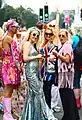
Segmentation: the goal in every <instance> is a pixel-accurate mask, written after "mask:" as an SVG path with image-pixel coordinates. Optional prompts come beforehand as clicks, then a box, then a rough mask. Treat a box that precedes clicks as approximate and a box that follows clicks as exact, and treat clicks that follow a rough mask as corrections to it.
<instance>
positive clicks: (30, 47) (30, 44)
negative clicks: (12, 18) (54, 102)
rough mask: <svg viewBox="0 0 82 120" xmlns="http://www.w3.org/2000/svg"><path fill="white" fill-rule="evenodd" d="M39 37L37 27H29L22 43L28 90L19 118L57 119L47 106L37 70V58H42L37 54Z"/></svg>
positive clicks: (22, 119)
mask: <svg viewBox="0 0 82 120" xmlns="http://www.w3.org/2000/svg"><path fill="white" fill-rule="evenodd" d="M39 37H40V31H39V29H37V28H36V27H32V28H29V29H28V33H27V36H26V41H25V42H24V44H23V60H24V62H25V63H26V65H25V74H26V79H27V80H28V92H27V100H26V103H25V107H24V111H23V113H22V116H21V118H20V120H57V118H55V117H54V115H53V114H52V111H51V110H50V109H49V107H48V106H47V104H46V101H45V97H44V93H43V81H42V79H41V74H40V71H39V60H40V59H42V54H39V53H38V50H37V42H38V40H39Z"/></svg>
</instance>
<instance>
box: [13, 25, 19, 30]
mask: <svg viewBox="0 0 82 120" xmlns="http://www.w3.org/2000/svg"><path fill="white" fill-rule="evenodd" d="M12 27H15V28H16V29H17V30H19V29H20V27H19V26H12Z"/></svg>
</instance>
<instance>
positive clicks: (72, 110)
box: [52, 29, 79, 120]
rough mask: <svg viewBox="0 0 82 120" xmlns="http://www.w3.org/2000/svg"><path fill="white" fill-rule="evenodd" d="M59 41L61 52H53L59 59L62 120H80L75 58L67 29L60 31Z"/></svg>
mask: <svg viewBox="0 0 82 120" xmlns="http://www.w3.org/2000/svg"><path fill="white" fill-rule="evenodd" d="M59 39H60V42H61V48H60V50H59V52H57V51H56V50H55V49H53V51H52V52H53V54H54V55H55V56H56V57H58V87H59V88H60V89H59V92H60V97H61V101H62V105H63V110H64V115H63V117H62V120H79V114H78V110H77V106H76V101H75V95H74V91H73V82H74V61H73V60H74V56H73V50H72V46H71V44H70V42H69V36H68V31H67V30H66V29H61V30H60V32H59Z"/></svg>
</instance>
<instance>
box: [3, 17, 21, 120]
mask: <svg viewBox="0 0 82 120" xmlns="http://www.w3.org/2000/svg"><path fill="white" fill-rule="evenodd" d="M6 23H7V24H6V28H5V30H6V35H4V37H3V41H2V58H3V61H2V78H3V83H4V92H3V96H4V97H3V104H4V115H3V120H15V119H14V118H13V116H12V114H11V102H12V101H11V97H12V93H13V90H14V89H16V88H18V86H19V85H20V74H21V62H22V58H21V52H20V49H19V47H18V45H17V43H16V41H15V40H14V39H13V37H14V35H15V34H16V33H17V28H18V23H17V22H16V21H15V20H14V19H10V20H8V21H7V22H6Z"/></svg>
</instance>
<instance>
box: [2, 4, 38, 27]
mask: <svg viewBox="0 0 82 120" xmlns="http://www.w3.org/2000/svg"><path fill="white" fill-rule="evenodd" d="M10 18H14V19H16V20H17V21H18V22H19V24H23V25H26V27H27V28H28V27H31V26H34V25H35V24H36V22H37V20H38V15H37V14H35V13H34V11H33V10H32V9H31V8H27V9H25V8H23V7H22V6H20V7H18V8H16V9H15V8H13V7H12V6H9V5H7V4H5V5H4V7H3V8H1V9H0V26H2V24H3V23H4V22H5V21H7V20H9V19H10Z"/></svg>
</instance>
